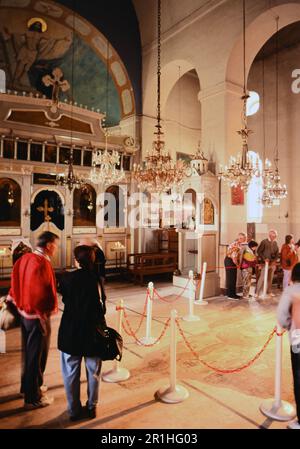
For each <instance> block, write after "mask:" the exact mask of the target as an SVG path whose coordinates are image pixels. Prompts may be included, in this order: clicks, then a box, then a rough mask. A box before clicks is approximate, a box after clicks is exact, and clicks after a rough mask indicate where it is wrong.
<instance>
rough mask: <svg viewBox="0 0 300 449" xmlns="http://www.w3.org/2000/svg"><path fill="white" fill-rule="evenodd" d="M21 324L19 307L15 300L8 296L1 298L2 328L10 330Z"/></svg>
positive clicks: (0, 325)
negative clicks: (8, 298) (10, 299)
mask: <svg viewBox="0 0 300 449" xmlns="http://www.w3.org/2000/svg"><path fill="white" fill-rule="evenodd" d="M20 324H21V320H20V315H19V313H18V309H17V308H16V306H15V305H14V303H13V302H11V301H7V299H6V298H1V299H0V330H2V331H8V330H10V329H14V328H15V327H19V326H20Z"/></svg>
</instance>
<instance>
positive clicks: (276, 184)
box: [268, 16, 288, 206]
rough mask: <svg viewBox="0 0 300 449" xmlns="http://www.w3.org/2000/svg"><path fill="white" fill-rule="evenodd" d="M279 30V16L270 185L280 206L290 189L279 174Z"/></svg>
mask: <svg viewBox="0 0 300 449" xmlns="http://www.w3.org/2000/svg"><path fill="white" fill-rule="evenodd" d="M278 31H279V17H278V16H277V17H276V144H275V155H274V165H275V171H274V174H273V176H272V178H271V181H270V186H269V187H268V192H269V195H270V197H271V199H272V201H273V205H274V206H279V204H280V201H281V200H283V199H285V198H286V197H287V195H288V190H287V187H286V185H285V184H281V178H280V175H279V45H278V44H279V43H278Z"/></svg>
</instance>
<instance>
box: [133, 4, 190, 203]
mask: <svg viewBox="0 0 300 449" xmlns="http://www.w3.org/2000/svg"><path fill="white" fill-rule="evenodd" d="M160 101H161V0H157V117H156V120H157V123H156V125H155V128H156V131H155V133H154V134H155V140H154V142H153V146H152V150H151V151H150V152H149V151H148V152H147V155H146V157H145V165H144V166H141V164H138V165H137V164H134V167H133V172H134V173H133V176H134V178H135V180H136V181H137V183H138V187H139V188H142V189H143V190H145V191H148V192H155V193H159V194H161V193H164V192H169V191H170V190H171V189H172V188H174V189H178V187H179V186H180V185H181V184H182V183H183V181H184V179H185V178H186V177H187V176H188V170H189V169H188V167H187V166H186V163H185V162H184V161H182V160H177V161H174V160H173V158H172V157H171V155H170V153H169V151H167V150H166V149H165V142H164V141H163V140H161V136H162V134H163V132H162V131H161V128H162V126H161V110H160V107H161V104H160Z"/></svg>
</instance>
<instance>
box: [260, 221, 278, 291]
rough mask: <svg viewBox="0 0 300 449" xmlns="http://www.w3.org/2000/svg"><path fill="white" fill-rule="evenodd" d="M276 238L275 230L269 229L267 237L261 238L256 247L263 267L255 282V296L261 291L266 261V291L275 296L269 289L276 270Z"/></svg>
mask: <svg viewBox="0 0 300 449" xmlns="http://www.w3.org/2000/svg"><path fill="white" fill-rule="evenodd" d="M276 239H277V231H275V230H274V229H271V230H270V231H269V237H268V238H267V239H264V240H262V241H261V243H260V245H259V247H258V248H257V256H258V259H259V262H260V263H262V264H263V267H262V270H261V273H260V276H259V278H258V282H257V289H256V296H261V294H262V292H263V288H264V277H265V263H266V262H269V270H268V287H267V293H268V295H270V296H275V295H274V294H273V293H272V290H271V289H272V282H273V277H274V273H275V270H276V262H277V259H278V257H279V248H278V244H277V241H276Z"/></svg>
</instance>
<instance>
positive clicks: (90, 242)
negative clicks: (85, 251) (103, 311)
mask: <svg viewBox="0 0 300 449" xmlns="http://www.w3.org/2000/svg"><path fill="white" fill-rule="evenodd" d="M80 245H87V246H91V247H92V248H93V250H94V252H95V262H94V272H95V275H96V276H97V278H98V279H99V283H100V285H101V289H102V301H103V303H104V307H105V300H106V294H105V287H104V286H105V264H106V259H105V255H104V252H103V249H102V248H101V246H100V244H99V242H98V241H97V240H96V239H91V238H85V239H82V240H81V241H80Z"/></svg>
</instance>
